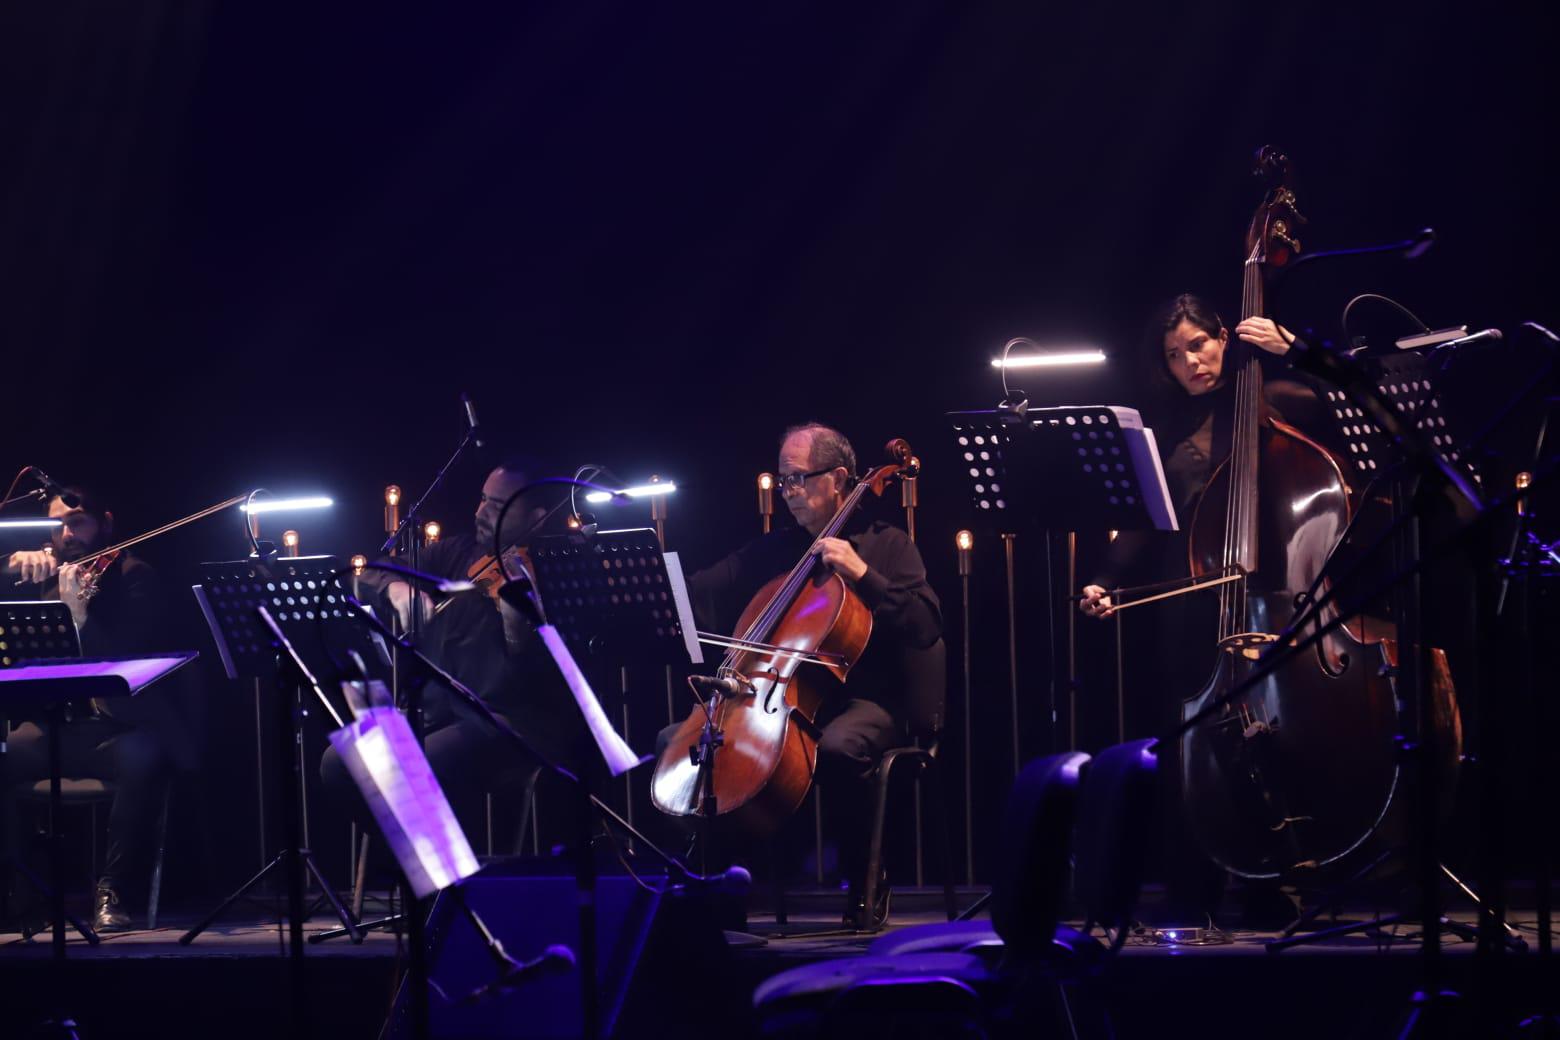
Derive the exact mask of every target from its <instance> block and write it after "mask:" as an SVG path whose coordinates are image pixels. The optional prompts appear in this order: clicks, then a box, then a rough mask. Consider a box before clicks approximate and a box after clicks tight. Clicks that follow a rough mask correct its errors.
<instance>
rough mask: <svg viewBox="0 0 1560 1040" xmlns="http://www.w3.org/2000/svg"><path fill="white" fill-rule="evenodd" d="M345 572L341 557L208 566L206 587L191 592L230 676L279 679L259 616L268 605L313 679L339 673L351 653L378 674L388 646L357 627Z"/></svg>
mask: <svg viewBox="0 0 1560 1040" xmlns="http://www.w3.org/2000/svg"><path fill="white" fill-rule="evenodd" d="M342 569H343V567H342V563H341V559H340V558H339V557H336V556H278V557H275V558H273V559H268V560H260V559H247V560H230V561H227V562H224V563H203V564H201V565H200V571H201V583H200V584H199V585H196V586H194V587H193V589H192V591H193V592H194V594H195V600H196V602H197V603H199V604H200V609H201V613H202V614H204V615H205V617H206V624H207V626H209V627H210V629H211V635H212V638H213V639H214V640H215V642H216V647H217V655H218V656H219V657H220V658H221V660H222V668H223V670H224V671H225V672H226V673H227V677H228V678H229V679H239V678H247V679H274V678H275V676H276V648H275V647H274V646H273V641H272V637H271V633H270V632H269V631H267V630H266V628H265V626H264V625H263V624H261V622H260V615H259V614H258V613H257V612H256V610H255V608H256V607H262V606H263V607H265V608H266V609H267V610H268V611H269V612H270V613H271V616H272V617H273V618H275V619H276V622H277V624H278V625H280V626H281V629H282V631H283V632H284V633H286V635H287V639H288V642H290V643H291V644H292V646H293V649H294V650H296V651H297V652H298V656H299V657H300V658H302V659H303V663H304V664H305V665H306V666H307V667H308V669H309V671H310V672H312V673H313V674H314V675H317V676H326V677H333V676H335V675H337V674H339V673H340V671H341V668H342V665H343V663H344V662H345V661H346V659H347V658H346V655H347V653H348V652H349V651H356V652H357V653H358V654H359V655H360V656H361V657H362V658H363V661H364V663H365V664H366V665H367V666H368V667H369V669H370V672H371V673H375V672H377V670H378V669H379V668H381V667H388V663H389V654H388V651H387V650H386V649H385V646H384V644H383V643H382V642H380V641H379V640H378V637H377V636H375V635H373V633H371V632H370V631H369V630H367V629H365V628H364V627H363V626H362V625H360V624H358V623H357V622H356V620H355V619H354V618H353V614H352V611H351V609H350V608H349V607H348V606H347V601H346V596H347V589H346V587H345V586H344V585H343V584H342V581H341V574H340V573H339V572H340V571H341V570H342Z"/></svg>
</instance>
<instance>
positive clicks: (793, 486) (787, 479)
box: [778, 466, 839, 495]
mask: <svg viewBox="0 0 1560 1040" xmlns="http://www.w3.org/2000/svg"><path fill="white" fill-rule="evenodd" d="M838 468H839V467H837V466H825V467H823V468H822V469H815V470H813V471H812V472H811V473H782V474H780V477H779V480H778V483H779V485H780V493H781V494H782V495H783V494H785V493H787V492H789V491H800V490H801V489H802V485H803V484H805V483H807V481H809V480H811V479H812V478H813V477H821V476H823V475H824V474H825V473H830V472H832V471H834V470H836V469H838Z"/></svg>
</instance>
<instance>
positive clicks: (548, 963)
mask: <svg viewBox="0 0 1560 1040" xmlns="http://www.w3.org/2000/svg"><path fill="white" fill-rule="evenodd" d="M494 942H495V944H496V942H497V941H496V940H494ZM492 952H493V954H494V956H495V957H502V958H503V960H504V961H506V962H507V967H505V968H504V970H503V971H502V972H501V973H500V974H499V976H498V977H497V978H496V979H494V980H492V981H491V982H487V983H484V984H483V985H481V986H478V987H477V988H476V989H474V990H472V991H471V992H470V993H468V994H466V996H465V999H464V1000H463V1001H462V1003H465V1004H474V1003H476V1002H477V1001H479V1000H483V999H485V998H487V997H491V996H494V995H495V994H498V993H504V992H507V991H508V990H512V989H514V988H515V987H516V986H518V985H520V984H521V983H523V982H527V981H529V980H530V979H533V978H536V977H538V976H541V975H555V974H562V973H563V972H566V971H569V970H570V969H572V968H573V967H574V965H575V961H574V951H573V950H571V949H569V948H568V947H567V946H560V945H557V944H554V945H552V946H549V947H547V949H545V950H543V951H542V952H541V953H540V954H538V955H537V956H535V957H533V958H531V959H530V960H528V961H517V960H515V959H514V958H513V957H510V956H509V955H508V954H506V953H504V951H503V947H502V946H499V947H498V948H497V949H496V950H493V951H492Z"/></svg>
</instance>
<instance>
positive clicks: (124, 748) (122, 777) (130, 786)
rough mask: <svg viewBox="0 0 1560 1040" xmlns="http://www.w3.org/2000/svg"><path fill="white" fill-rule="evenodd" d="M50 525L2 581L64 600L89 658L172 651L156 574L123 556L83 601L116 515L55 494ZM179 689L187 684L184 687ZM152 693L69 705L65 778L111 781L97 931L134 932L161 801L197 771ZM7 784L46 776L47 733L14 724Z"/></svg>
mask: <svg viewBox="0 0 1560 1040" xmlns="http://www.w3.org/2000/svg"><path fill="white" fill-rule="evenodd" d="M57 490H58V493H57V494H55V495H54V496H53V497H52V498H51V499H50V500H49V516H50V518H52V519H55V520H58V521H60V526H59V527H58V528H56V529H55V531H54V534H53V536H52V539H51V541H50V544H49V545H47V546H45V547H43V548H41V549H36V550H26V551H22V552H16V553H12V554H11V555H10V557H9V558H7V559H6V561H5V566H4V572H5V575H6V579H5V580H8V581H10V582H13V583H14V582H21V583H25V584H26V585H30V586H32V590H33V593H34V594H35V595H37V596H38V598H40V599H59V600H60V601H62V602H63V603H64V604H65V605H66V606H67V607H68V608H69V609H70V612H71V616H72V618H74V619H75V622H76V629H77V631H78V632H79V633H80V637H81V651H82V654H83V655H84V656H86V657H89V658H92V657H132V656H135V655H137V654H145V653H151V652H155V651H158V650H166V649H168V647H169V644H170V636H169V634H168V633H169V614H168V602H167V599H166V597H165V595H164V590H163V585H162V582H161V581H160V579H159V578H158V576H157V573H156V571H154V570H153V569H152V567H151V566H149V565H148V564H147V563H146V561H144V560H142V559H140V558H138V557H136V556H134V555H131V554H130V553H129V552H121V553H119V554H118V555H117V556H116V557H115V559H114V560H113V562H112V563H111V564H110V565H109V566H108V567H107V569H106V570H104V571H103V572H102V574H101V575H100V576H99V577H98V578H97V579H96V591H95V592H91V593H88V594H86V595H84V594H83V590H84V586H85V585H86V584H87V577H86V575H85V574H84V573H83V572H84V571H85V569H86V568H85V567H81V566H78V565H76V564H75V563H74V562H73V561H76V560H80V559H81V558H82V557H84V556H88V555H90V554H92V553H94V552H97V551H98V550H100V549H102V548H103V547H105V546H107V545H109V544H111V543H112V542H113V534H114V514H113V513H112V512H111V511H109V510H108V509H107V508H105V507H104V506H103V504H102V503H101V502H100V500H99V499H98V498H97V496H96V495H94V494H93V493H92V492H91V491H89V490H86V489H84V488H81V487H66V488H60V489H57ZM182 681H183V680H181V683H182ZM177 688H179V684H177V683H176V684H174V686H173V687H171V688H168V689H165V688H163V687H162V686H158V687H154V688H153V689H152V690H149V691H147V693H146V694H145V695H143V696H140V697H136V698H134V700H133V702H132V701H128V700H127V701H125V702H124V703H118V702H113V703H111V702H107V701H105V702H102V703H101V704H99V703H96V702H94V703H91V704H72V705H69V706H68V711H67V717H66V722H65V725H64V727H63V730H62V732H61V739H62V749H61V750H62V766H63V774H64V775H65V776H69V777H76V778H87V779H98V780H107V781H112V782H113V784H114V797H113V804H112V807H111V808H110V810H109V814H108V850H107V853H106V855H105V857H104V864H103V872H102V874H101V875H100V876H99V878H98V880H97V888H96V892H95V894H94V899H93V918H92V920H93V927H94V928H95V929H97V930H98V931H100V932H112V931H119V930H123V929H126V928H128V927H130V923H131V917H130V914H129V912H128V911H129V909H130V907H129V906H128V894H129V893H131V892H139V891H144V890H145V888H144V886H143V885H141V884H140V881H141V880H142V878H143V877H144V876H145V874H146V871H147V868H148V867H149V865H150V864H149V859H150V857H149V855H148V852H149V848H148V846H149V845H150V842H149V841H148V840H147V839H148V838H149V837H150V836H151V835H152V834H153V833H154V828H153V826H152V820H153V816H154V814H155V812H156V810H157V796H158V794H159V793H160V791H161V789H162V785H163V784H165V783H166V782H167V781H168V779H169V777H170V775H171V772H172V770H173V769H174V768H175V767H177V768H179V769H185V770H188V769H192V768H194V765H195V742H194V740H193V736H192V734H191V733H190V731H189V726H188V723H187V722H186V721H185V719H184V718H183V717H182V715H181V714H180V713H179V711H178V710H177V704H176V700H175V698H174V697H173V696H172V693H171V692H170V690H171V689H177ZM5 766H6V771H7V774H8V775H7V780H8V782H9V783H11V784H13V785H14V784H16V783H18V782H32V781H37V780H42V779H44V778H46V777H48V776H49V755H48V732H47V730H46V729H45V728H44V726H43V725H42V724H40V723H38V722H34V721H24V722H21V723H20V725H17V726H16V727H15V728H14V729H13V730H12V731H11V735H10V741H9V744H8V750H7V754H6V762H5Z"/></svg>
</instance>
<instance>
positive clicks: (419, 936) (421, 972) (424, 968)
mask: <svg viewBox="0 0 1560 1040" xmlns="http://www.w3.org/2000/svg"><path fill="white" fill-rule="evenodd" d="M476 439H477V428H476V426H475V424H470V423H468V424H467V427H466V435H465V436H464V437H462V438H461V439H460V443H459V444H458V445H456V447H455V451H454V453H452V454H451V455H450V457H449V459H448V460H447V461H446V462H445V463H444V465H443V466H441V467H439V472H438V473H436V474H434V477H433V482H432V483H430V484H429V485H428V487H427V488H426V489H425V490H424V491H423V493H422V495H421V496H419V497H418V499H417V501H416V502H414V503H413V504H412V507H411V508H410V509H408V510H407V511H406V513H405V515H404V516H402V517H401V523H400V524H399V525H397V527H396V529H395V530H394V531H392V532H390V535H389V537H387V538H386V539H385V541H384V544H383V545H381V546H380V547H379V553H380V555H381V556H383V555H385V554H386V553H388V552H390V551H391V550H392V549H394V548H395V547H396V545H397V543H399V542H400V541H401V539H402V538H403V537H404V538H406V546H407V557H408V558H409V559H410V561H411V566H412V569H413V570H417V569H418V568H419V567H420V564H421V561H420V560H419V559H418V558H417V556H418V553H417V550H418V544H417V543H418V539H417V529H416V528H415V527H414V526H413V525H414V524H415V523H416V522H417V520H418V518H419V517H420V516H421V514H422V508H423V505H424V504H425V503H426V502H427V501H428V499H429V498H430V497H431V496H432V495H433V493H434V492H436V491H437V490H438V489H439V488H440V487H442V486H443V485H444V478H445V477H447V476H448V475H449V472H450V470H452V469H454V468H455V463H456V462H458V461H459V460H460V457H461V456H462V455H464V454H465V453H466V449H467V448H469V447H471V445H472V444H473V443H475V442H476ZM414 592H415V590H414ZM410 602H411V612H410V618H409V621H408V634H409V636H410V638H411V641H412V642H413V643H415V642H416V641H417V637H418V635H419V631H418V630H419V628H420V627H421V622H422V618H421V617H420V615H421V613H422V611H421V609H420V607H419V604H418V597H417V595H415V594H414V595H413V596H411V597H410ZM397 642H399V640H397ZM403 649H404V648H403ZM404 710H405V712H406V718H407V722H408V723H410V725H411V727H412V733H413V734H415V735H416V737H417V742H418V744H421V743H422V742H423V705H422V687H421V685H420V684H418V683H411V684H409V685H408V686H407V690H406V704H405V705H404ZM401 903H402V905H403V906H404V907H405V921H406V926H407V928H406V936H407V942H408V943H409V945H410V946H411V953H410V962H409V964H408V966H407V970H408V973H409V974H410V975H411V976H412V979H413V985H412V987H411V1012H412V1033H413V1036H415V1037H417V1040H425V1038H426V1037H428V1035H429V1025H428V986H427V981H428V951H427V943H426V941H425V939H424V934H423V932H424V925H425V915H424V913H423V906H422V905H421V904H422V901H421V900H419V899H418V898H417V896H416V894H415V893H413V892H412V889H411V886H410V885H406V884H403V885H402V886H401Z"/></svg>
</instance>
